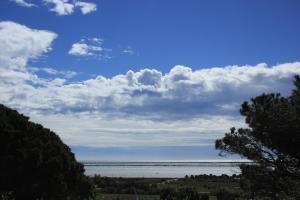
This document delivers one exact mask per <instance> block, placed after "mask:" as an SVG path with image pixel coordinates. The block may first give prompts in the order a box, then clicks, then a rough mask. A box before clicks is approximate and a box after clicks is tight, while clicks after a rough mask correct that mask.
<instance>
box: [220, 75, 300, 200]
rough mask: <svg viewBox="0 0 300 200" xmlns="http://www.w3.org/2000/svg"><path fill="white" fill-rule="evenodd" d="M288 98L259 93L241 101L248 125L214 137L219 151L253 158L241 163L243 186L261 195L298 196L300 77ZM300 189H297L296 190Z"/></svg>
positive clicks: (242, 111) (241, 110)
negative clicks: (219, 137)
mask: <svg viewBox="0 0 300 200" xmlns="http://www.w3.org/2000/svg"><path fill="white" fill-rule="evenodd" d="M294 85H295V89H294V90H293V91H292V94H291V95H290V96H288V97H283V96H281V95H280V94H274V93H271V94H262V95H260V96H257V97H255V98H252V99H251V101H250V102H244V103H243V104H242V106H241V109H240V113H241V115H242V116H244V117H245V122H246V124H247V125H248V128H239V129H236V128H231V130H230V132H229V133H226V134H225V137H224V138H222V139H220V140H216V144H215V146H216V148H217V149H220V150H221V154H224V153H225V154H226V153H229V154H240V155H241V156H243V157H245V158H247V159H249V160H253V161H254V164H252V165H242V166H241V171H242V175H244V176H243V177H244V182H243V183H244V186H247V187H248V189H250V190H252V192H254V191H255V192H257V193H259V194H261V195H267V196H268V195H275V196H273V197H274V198H276V195H277V196H278V194H279V193H284V194H286V195H289V196H297V197H298V198H299V192H297V191H298V190H299V189H300V187H299V178H300V163H299V161H300V77H299V76H295V80H294ZM299 191H300V190H299Z"/></svg>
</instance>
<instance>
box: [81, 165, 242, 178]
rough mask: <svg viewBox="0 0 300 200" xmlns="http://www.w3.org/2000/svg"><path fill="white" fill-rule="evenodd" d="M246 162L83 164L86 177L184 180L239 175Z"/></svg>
mask: <svg viewBox="0 0 300 200" xmlns="http://www.w3.org/2000/svg"><path fill="white" fill-rule="evenodd" d="M241 163H245V162H83V164H84V167H85V173H86V175H89V176H93V175H95V174H97V175H101V176H107V177H127V178H130V177H131V178H134V177H136V178H142V177H144V178H182V177H185V176H186V175H188V176H190V175H200V174H207V175H209V174H212V175H222V174H226V175H233V174H239V173H240V169H239V165H240V164H241Z"/></svg>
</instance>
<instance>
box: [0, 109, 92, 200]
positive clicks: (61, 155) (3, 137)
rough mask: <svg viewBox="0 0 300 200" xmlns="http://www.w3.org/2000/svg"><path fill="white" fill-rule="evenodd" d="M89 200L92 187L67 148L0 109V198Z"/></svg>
mask: <svg viewBox="0 0 300 200" xmlns="http://www.w3.org/2000/svg"><path fill="white" fill-rule="evenodd" d="M1 195H2V196H3V198H4V196H6V197H8V196H12V197H13V198H15V199H31V200H34V199H44V200H47V199H53V200H54V199H55V200H63V199H69V198H71V199H75V200H76V199H90V198H91V197H92V196H93V186H92V184H91V183H90V180H89V179H88V177H86V176H85V175H84V168H83V165H82V164H80V163H78V162H77V161H76V160H75V157H74V154H73V153H72V152H71V150H70V148H69V147H68V146H67V145H65V144H64V143H63V142H62V141H61V140H60V138H59V137H58V136H57V135H56V134H55V133H54V132H52V131H50V130H49V129H46V128H44V127H43V126H41V125H39V124H35V123H32V122H30V121H29V118H28V117H26V116H23V115H21V114H19V113H18V112H17V111H15V110H11V109H9V108H7V107H5V106H3V105H0V197H1Z"/></svg>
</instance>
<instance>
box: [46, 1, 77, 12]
mask: <svg viewBox="0 0 300 200" xmlns="http://www.w3.org/2000/svg"><path fill="white" fill-rule="evenodd" d="M43 1H44V2H45V3H47V4H54V7H53V8H51V9H50V11H53V12H56V14H58V15H70V14H72V13H73V12H74V8H75V6H74V4H72V3H69V0H43Z"/></svg>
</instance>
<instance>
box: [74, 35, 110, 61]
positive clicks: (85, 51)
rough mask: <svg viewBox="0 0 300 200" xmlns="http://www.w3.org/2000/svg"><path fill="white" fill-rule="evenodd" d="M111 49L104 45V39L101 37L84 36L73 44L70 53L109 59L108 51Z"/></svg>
mask: <svg viewBox="0 0 300 200" xmlns="http://www.w3.org/2000/svg"><path fill="white" fill-rule="evenodd" d="M110 51H111V50H110V49H107V48H104V47H103V40H102V39H100V38H83V39H81V40H80V41H79V42H76V43H74V44H73V45H72V47H71V49H70V50H69V54H70V55H73V56H85V57H88V56H90V57H94V58H97V59H109V58H110V57H109V55H108V52H110Z"/></svg>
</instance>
